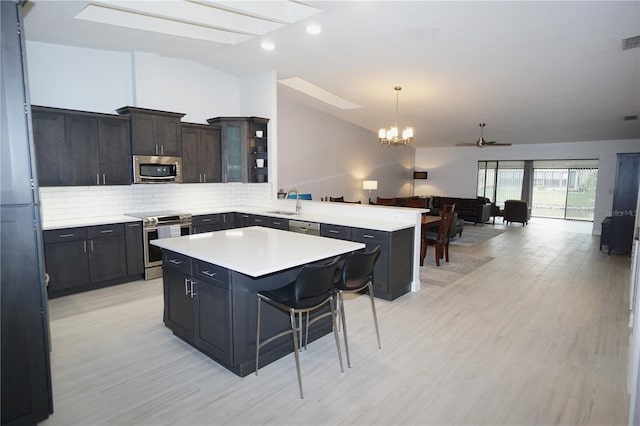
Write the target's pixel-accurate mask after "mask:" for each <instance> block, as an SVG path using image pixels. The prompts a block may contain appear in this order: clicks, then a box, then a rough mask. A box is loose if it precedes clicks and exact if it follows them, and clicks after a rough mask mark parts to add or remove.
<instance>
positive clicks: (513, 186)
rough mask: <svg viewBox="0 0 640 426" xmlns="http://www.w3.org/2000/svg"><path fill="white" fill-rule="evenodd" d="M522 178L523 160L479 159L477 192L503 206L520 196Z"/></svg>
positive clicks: (480, 195)
mask: <svg viewBox="0 0 640 426" xmlns="http://www.w3.org/2000/svg"><path fill="white" fill-rule="evenodd" d="M523 178H524V161H479V162H478V191H477V194H478V196H479V197H485V198H488V199H490V200H491V201H492V202H495V203H496V205H498V206H500V207H503V206H504V202H505V200H513V199H515V200H519V199H520V198H521V194H522V180H523Z"/></svg>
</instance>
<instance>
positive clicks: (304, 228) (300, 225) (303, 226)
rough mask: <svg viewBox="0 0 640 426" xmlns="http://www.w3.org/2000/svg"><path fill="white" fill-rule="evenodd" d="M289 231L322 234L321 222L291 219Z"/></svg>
mask: <svg viewBox="0 0 640 426" xmlns="http://www.w3.org/2000/svg"><path fill="white" fill-rule="evenodd" d="M289 231H292V232H298V233H300V234H307V235H320V224H319V223H315V222H305V221H303V220H289Z"/></svg>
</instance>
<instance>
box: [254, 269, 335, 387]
mask: <svg viewBox="0 0 640 426" xmlns="http://www.w3.org/2000/svg"><path fill="white" fill-rule="evenodd" d="M339 260H340V257H336V258H334V259H333V260H331V261H330V262H329V263H313V264H307V265H304V266H303V267H302V269H300V272H299V273H298V275H297V277H296V279H295V280H294V281H292V282H290V283H288V284H286V285H284V286H283V287H280V288H276V289H274V290H263V291H259V292H258V293H257V298H258V306H257V315H256V317H257V318H256V376H257V375H258V365H259V364H258V362H259V357H260V349H261V348H262V347H263V346H265V345H267V344H269V343H271V342H273V341H274V340H276V339H278V338H280V337H283V336H286V335H288V334H291V335H292V337H293V352H294V356H295V361H296V372H297V374H298V386H299V388H300V399H303V398H304V395H303V392H302V375H301V373H300V355H299V354H298V351H299V349H300V343H301V342H302V329H303V327H302V323H303V316H304V315H303V314H305V313H306V314H307V316H306V318H307V320H306V335H305V339H304V345H305V347H306V345H307V340H308V336H309V326H310V325H311V324H313V323H314V322H316V321H318V320H320V319H322V318H326V317H327V316H330V317H331V327H332V329H333V335H334V337H335V341H336V349H337V350H338V360H339V361H340V371H341V372H343V373H344V367H343V365H342V353H341V351H340V339H339V338H338V331H337V329H336V308H335V304H334V297H335V294H336V288H335V282H334V277H335V273H336V268H337V267H338V261H339ZM262 302H264V303H267V304H269V305H271V306H273V307H275V308H277V309H280V310H283V311H285V312H288V313H289V319H290V322H291V329H290V330H285V331H283V332H281V333H278V334H276V335H274V336H271V337H269V338H267V339H264V340H263V341H262V342H261V341H260V310H261V305H262ZM326 304H329V307H330V311H329V312H324V313H319V314H318V315H316V316H315V317H313V318H311V319H310V315H309V314H310V313H311V312H312V311H317V310H318V309H320V308H321V307H322V306H324V305H326ZM296 317H297V320H298V321H296ZM296 322H297V323H298V325H296ZM298 336H300V341H299V340H298Z"/></svg>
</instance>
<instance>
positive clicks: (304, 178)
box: [277, 96, 415, 203]
mask: <svg viewBox="0 0 640 426" xmlns="http://www.w3.org/2000/svg"><path fill="white" fill-rule="evenodd" d="M414 153H415V150H414V148H412V147H388V146H386V147H383V146H380V143H379V142H378V137H377V134H374V133H373V132H371V131H369V130H366V129H363V128H361V127H357V126H354V125H352V124H350V123H347V122H345V121H342V120H339V119H337V118H335V117H333V116H330V115H328V114H324V113H321V112H319V111H316V110H314V109H311V108H309V107H307V106H304V105H302V104H299V103H296V102H294V101H292V100H290V99H287V98H284V97H282V96H279V97H278V160H277V161H278V182H277V184H278V187H280V188H284V189H285V190H288V189H291V188H292V187H295V188H297V189H298V190H299V191H300V192H302V193H311V194H312V195H313V198H314V200H319V199H320V198H321V197H326V196H333V197H339V196H344V197H345V200H349V201H356V200H361V201H362V202H365V203H366V202H367V198H368V192H367V191H364V190H363V189H362V181H363V180H377V181H378V190H377V191H374V192H372V194H371V197H372V198H373V199H374V200H375V197H376V196H380V197H396V196H408V195H411V193H412V190H413V186H412V185H413V179H412V176H413V163H414Z"/></svg>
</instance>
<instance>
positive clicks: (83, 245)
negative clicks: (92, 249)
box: [82, 241, 87, 253]
mask: <svg viewBox="0 0 640 426" xmlns="http://www.w3.org/2000/svg"><path fill="white" fill-rule="evenodd" d="M82 249H83V250H84V252H85V253H86V252H87V242H86V241H83V242H82Z"/></svg>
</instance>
